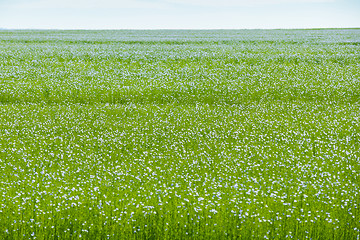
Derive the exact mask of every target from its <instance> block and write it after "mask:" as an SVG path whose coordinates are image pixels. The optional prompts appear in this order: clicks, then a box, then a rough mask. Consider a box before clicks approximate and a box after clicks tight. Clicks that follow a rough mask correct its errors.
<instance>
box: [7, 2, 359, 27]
mask: <svg viewBox="0 0 360 240" xmlns="http://www.w3.org/2000/svg"><path fill="white" fill-rule="evenodd" d="M314 27H315V28H323V27H360V0H99V1H97V0H0V28H11V29H28V28H35V29H244V28H314Z"/></svg>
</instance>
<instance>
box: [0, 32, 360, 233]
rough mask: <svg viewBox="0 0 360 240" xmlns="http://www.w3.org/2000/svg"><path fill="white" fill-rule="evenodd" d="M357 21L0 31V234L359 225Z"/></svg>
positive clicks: (346, 229)
mask: <svg viewBox="0 0 360 240" xmlns="http://www.w3.org/2000/svg"><path fill="white" fill-rule="evenodd" d="M359 204H360V29H311V30H216V31H215V30H208V31H205V30H202V31H195V30H194V31H190V30H152V31H145V30H141V31H140V30H138V31H135V30H117V31H115V30H114V31H84V30H82V31H75V30H73V31H60V30H58V31H50V30H48V31H40V30H16V31H12V30H1V31H0V239H127V240H128V239H207V240H209V239H360V209H359V208H360V206H359Z"/></svg>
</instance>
